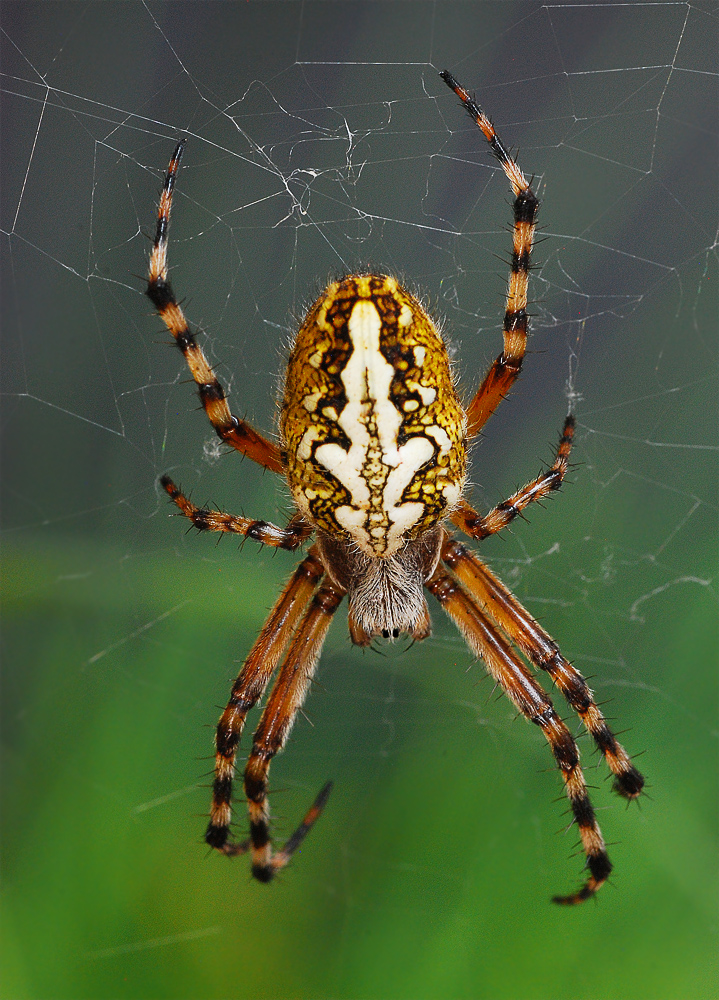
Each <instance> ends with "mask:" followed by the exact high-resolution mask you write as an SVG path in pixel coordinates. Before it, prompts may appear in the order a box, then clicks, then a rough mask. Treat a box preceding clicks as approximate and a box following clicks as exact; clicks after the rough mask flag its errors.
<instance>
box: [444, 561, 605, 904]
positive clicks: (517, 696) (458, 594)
mask: <svg viewBox="0 0 719 1000" xmlns="http://www.w3.org/2000/svg"><path fill="white" fill-rule="evenodd" d="M426 586H427V588H428V589H429V591H430V592H431V593H432V594H434V596H435V597H436V598H437V600H438V601H439V603H440V604H441V605H442V607H443V609H444V610H445V611H446V613H447V614H448V615H449V617H450V618H451V619H452V620H453V621H454V623H455V625H456V626H457V628H458V629H459V631H460V632H461V633H462V635H463V636H464V639H465V642H466V643H467V645H468V646H469V647H470V649H471V650H472V652H473V653H475V655H476V656H478V657H480V658H481V659H482V661H483V662H484V664H485V666H486V668H487V670H488V672H489V673H490V675H491V676H492V677H493V678H494V680H495V681H496V682H497V683H498V684H499V685H500V686H501V688H502V689H503V690H504V692H505V693H506V695H507V697H508V698H509V699H510V701H511V702H512V703H513V704H514V705H515V706H516V708H517V709H518V710H519V711H520V712H521V713H522V715H524V716H525V718H527V719H529V720H530V722H534V723H535V724H536V725H538V726H539V727H540V728H541V729H542V732H543V733H544V736H545V738H546V739H547V742H548V743H549V746H550V748H551V750H552V753H553V755H554V759H555V761H556V762H557V765H558V767H559V769H560V771H561V773H562V778H563V780H564V786H565V790H566V793H567V797H568V798H569V802H570V805H571V808H572V813H573V815H574V820H575V822H576V824H577V827H578V828H579V835H580V837H581V840H582V847H583V848H584V853H585V855H586V858H587V867H588V868H589V872H590V875H589V878H588V879H587V881H586V882H585V884H584V885H583V886H582V887H581V889H579V891H578V892H576V893H573V894H572V895H570V896H555V897H553V900H554V902H555V903H561V904H565V905H571V904H575V903H581V902H583V901H584V900H585V899H589V897H590V896H593V895H594V893H595V892H597V890H598V889H600V888H601V887H602V885H603V884H604V882H606V880H607V878H608V877H609V873H610V872H611V870H612V864H611V862H610V860H609V856H608V855H607V850H606V846H605V844H604V838H603V837H602V832H601V830H600V829H599V825H598V823H597V820H596V817H595V815H594V809H593V807H592V804H591V802H590V799H589V793H588V791H587V786H586V783H585V781H584V775H583V774H582V769H581V766H580V763H579V750H578V748H577V744H576V743H575V741H574V739H573V737H572V734H571V733H570V732H569V730H568V729H567V727H566V726H565V724H564V723H563V722H562V720H561V719H560V718H559V716H558V715H557V713H556V712H555V710H554V706H553V705H552V702H551V701H550V699H549V697H548V696H547V694H546V693H545V692H544V691H543V690H542V688H541V687H540V686H539V684H538V683H537V682H536V681H535V679H534V677H532V675H531V673H530V672H529V670H527V668H526V667H525V666H524V664H523V663H522V662H521V660H519V659H518V657H517V656H516V655H515V653H514V652H513V651H512V649H511V648H510V646H509V645H508V644H507V642H506V641H505V640H504V638H503V637H502V636H501V635H500V634H499V632H498V631H497V630H496V629H495V628H494V626H493V625H492V624H491V622H490V621H489V620H488V619H487V618H486V617H485V615H484V614H483V613H482V611H480V609H479V607H478V606H477V605H476V604H475V602H474V600H473V599H472V597H470V595H469V594H467V592H466V591H465V590H464V589H463V588H462V586H461V584H460V583H458V581H457V580H455V579H454V578H453V577H452V576H451V575H450V574H449V573H448V572H447V570H445V569H443V568H442V567H441V566H440V567H439V568H438V569H437V570H436V571H435V573H434V575H433V576H432V577H431V578H430V580H429V581H428V582H427V584H426Z"/></svg>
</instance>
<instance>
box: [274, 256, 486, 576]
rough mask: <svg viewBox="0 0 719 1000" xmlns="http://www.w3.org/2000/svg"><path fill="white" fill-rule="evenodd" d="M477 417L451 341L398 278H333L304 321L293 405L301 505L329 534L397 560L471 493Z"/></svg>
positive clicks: (288, 390)
mask: <svg viewBox="0 0 719 1000" xmlns="http://www.w3.org/2000/svg"><path fill="white" fill-rule="evenodd" d="M465 434H466V417H465V413H464V410H463V409H462V406H461V404H460V402H459V399H458V397H457V394H456V392H455V389H454V385H453V382H452V376H451V372H450V367H449V360H448V358H447V351H446V349H445V346H444V343H443V341H442V338H441V337H440V335H439V333H438V332H437V329H436V327H435V326H434V324H433V323H432V321H431V319H430V318H429V316H428V315H427V313H426V312H425V310H424V309H423V308H422V306H421V305H420V303H419V302H418V301H417V300H416V299H415V298H414V297H413V296H412V295H410V294H409V293H408V292H406V291H405V290H404V289H403V288H402V287H401V286H400V285H399V284H398V283H397V281H396V280H395V279H394V278H389V277H385V276H382V275H360V276H357V275H354V276H352V277H349V278H344V279H343V280H342V281H339V282H335V283H334V284H332V285H330V286H329V288H327V290H326V291H325V292H324V294H323V295H321V296H320V298H319V299H318V300H317V301H316V302H315V303H314V305H313V306H312V308H311V309H310V310H309V312H308V314H307V317H306V319H305V321H304V323H303V324H302V326H301V327H300V330H299V333H298V334H297V339H296V341H295V344H294V347H293V349H292V354H291V356H290V361H289V365H288V369H287V379H286V382H285V391H284V399H283V403H282V413H281V435H282V449H283V457H284V459H285V461H286V466H287V477H288V480H289V484H290V489H291V490H292V495H293V497H294V499H295V502H296V503H297V506H298V507H299V509H300V510H301V511H302V513H303V514H304V515H305V517H306V518H308V519H309V520H310V521H311V522H312V523H313V524H315V525H316V526H317V527H318V528H319V529H320V530H322V531H325V532H327V533H328V534H330V535H333V536H335V537H338V538H343V539H350V540H354V542H356V544H357V545H358V546H359V547H360V549H361V550H362V551H363V552H365V553H366V554H367V555H370V556H390V555H392V554H393V553H394V552H396V551H398V550H399V549H400V548H401V547H402V545H403V544H404V542H405V541H406V540H407V539H411V538H416V537H417V536H418V535H421V534H422V533H423V532H425V531H427V530H429V529H430V528H431V527H433V526H434V525H435V524H437V522H438V521H440V520H441V519H442V518H443V517H444V516H445V515H446V514H447V512H448V511H449V510H451V509H452V508H453V507H455V506H456V504H457V502H458V501H459V498H460V495H461V492H462V489H463V486H464V480H465V475H466V453H465Z"/></svg>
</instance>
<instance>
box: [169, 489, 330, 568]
mask: <svg viewBox="0 0 719 1000" xmlns="http://www.w3.org/2000/svg"><path fill="white" fill-rule="evenodd" d="M160 483H161V484H162V486H163V488H164V489H165V490H166V491H167V494H168V496H169V497H170V499H171V500H172V502H173V503H174V504H177V506H178V507H179V508H180V510H181V512H182V513H183V514H184V515H185V517H187V518H189V519H190V521H192V523H193V524H194V526H195V527H196V528H197V530H198V531H225V532H229V533H231V534H233V535H244V536H245V537H246V538H254V539H255V541H256V542H260V543H261V544H262V545H272V546H273V547H274V548H277V549H289V550H290V551H292V550H294V549H296V548H297V547H298V546H299V545H301V544H302V542H304V541H305V539H307V538H309V536H310V535H311V534H312V532H313V531H314V528H313V527H312V525H311V524H308V523H307V521H305V520H304V518H303V517H302V516H301V515H299V514H297V515H295V517H293V518H292V520H291V521H290V522H289V524H288V525H287V527H286V528H278V527H277V525H276V524H270V523H269V521H253V520H252V519H251V518H249V517H236V516H235V515H234V514H225V513H224V511H221V510H207V508H205V507H197V506H195V504H194V503H192V501H191V500H188V499H187V497H186V496H185V494H184V493H182V492H181V491H180V490H179V489H178V488H177V486H175V484H174V483H173V481H172V480H171V479H170V477H169V476H161V477H160Z"/></svg>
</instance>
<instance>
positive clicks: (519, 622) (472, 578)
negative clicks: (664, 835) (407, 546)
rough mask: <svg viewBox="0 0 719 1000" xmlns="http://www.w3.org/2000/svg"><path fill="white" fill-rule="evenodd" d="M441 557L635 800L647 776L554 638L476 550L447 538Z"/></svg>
mask: <svg viewBox="0 0 719 1000" xmlns="http://www.w3.org/2000/svg"><path fill="white" fill-rule="evenodd" d="M442 560H443V562H444V563H445V565H447V566H448V567H449V568H450V569H451V570H452V572H453V573H454V574H455V576H457V578H458V579H459V580H460V581H461V583H462V584H463V585H464V586H465V587H466V588H467V590H468V591H469V592H470V594H471V595H472V596H473V597H474V599H475V600H476V601H477V602H478V603H479V605H480V606H481V607H482V608H483V609H484V610H485V611H487V612H488V613H489V614H490V615H491V616H492V618H493V619H494V620H495V621H496V622H497V623H498V624H499V626H500V627H501V629H502V631H503V632H504V633H505V634H506V635H507V637H508V638H509V639H510V640H511V641H512V642H513V643H514V644H515V645H516V646H517V647H518V648H519V649H520V650H521V651H522V652H523V653H524V655H525V656H526V657H527V659H528V660H529V661H530V662H531V663H533V664H534V665H535V666H536V667H539V668H540V669H542V670H546V672H547V673H548V674H549V676H550V677H551V678H552V680H553V681H554V683H555V684H556V685H557V687H558V688H559V690H560V691H561V692H562V694H563V696H564V698H565V699H566V701H567V704H568V705H570V707H571V708H573V709H574V711H575V712H576V713H577V715H578V716H579V717H580V719H581V720H582V722H583V723H584V725H585V727H586V729H587V732H589V734H590V735H591V736H592V738H593V739H594V742H595V743H596V744H597V746H598V747H599V749H600V750H601V752H602V753H603V754H604V758H605V760H606V762H607V764H608V766H609V769H610V770H611V772H612V774H613V775H614V790H615V791H616V792H618V793H619V794H620V795H622V796H623V797H624V798H625V799H635V798H636V797H637V796H638V795H639V794H640V792H641V790H642V787H643V785H644V778H643V777H642V775H641V774H640V773H639V771H638V770H637V769H636V767H634V765H633V764H632V762H631V759H630V757H629V754H628V753H627V752H626V750H625V749H624V747H623V746H622V745H621V743H618V742H617V740H616V737H615V736H614V734H613V733H612V731H611V729H610V728H609V726H608V725H607V723H606V721H605V719H604V716H603V715H602V713H601V712H600V710H599V708H598V707H597V704H596V703H595V701H594V698H593V696H592V692H591V690H590V689H589V685H588V684H587V682H586V681H585V680H584V678H583V677H582V675H581V674H580V673H579V671H578V670H576V669H575V668H574V667H573V666H572V664H571V663H569V661H568V660H566V659H565V658H564V657H563V656H562V654H561V653H560V651H559V647H558V646H557V644H556V642H555V641H554V640H553V639H552V638H551V636H549V635H548V634H547V633H546V632H545V631H544V629H543V628H542V627H541V625H539V623H538V622H536V621H535V620H534V618H532V616H531V615H530V614H529V612H528V611H527V610H526V608H523V607H522V605H521V604H520V603H519V601H518V600H517V599H516V597H514V595H513V594H512V593H511V592H510V590H509V589H508V588H507V587H505V585H504V584H503V583H502V582H501V580H498V579H497V577H496V576H495V575H494V574H493V573H492V572H490V570H489V569H487V567H486V566H485V565H484V563H483V562H481V560H480V559H478V558H477V556H476V554H475V553H474V552H472V551H470V550H469V549H467V548H466V547H465V546H464V545H462V544H461V543H460V542H457V541H455V540H454V539H452V538H449V537H447V538H446V539H445V541H444V544H443V546H442Z"/></svg>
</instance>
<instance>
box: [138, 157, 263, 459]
mask: <svg viewBox="0 0 719 1000" xmlns="http://www.w3.org/2000/svg"><path fill="white" fill-rule="evenodd" d="M184 147H185V141H184V139H183V140H181V141H180V142H178V144H177V146H176V147H175V152H174V153H173V154H172V159H171V160H170V165H169V167H168V168H167V174H166V175H165V184H164V187H163V189H162V196H161V198H160V207H159V211H158V215H157V228H156V230H155V241H154V244H153V247H152V253H151V254H150V269H149V276H148V281H147V295H148V298H149V299H150V300H151V302H152V303H153V305H154V306H155V308H156V309H157V312H158V314H159V316H160V318H161V319H162V321H163V323H164V324H165V326H166V327H167V329H168V330H169V331H170V333H171V334H172V336H173V337H174V338H175V342H176V344H177V346H178V347H179V349H180V350H181V351H182V354H183V355H184V358H185V361H187V364H188V366H189V368H190V371H191V373H192V377H193V378H194V380H195V382H196V383H197V388H198V392H199V395H200V400H201V402H202V405H203V406H204V408H205V412H206V413H207V416H208V417H209V420H210V423H211V424H212V426H213V427H214V428H215V431H216V432H217V435H218V437H219V438H220V439H221V440H222V441H224V442H225V443H226V444H229V445H231V446H232V447H233V448H235V449H236V450H237V451H239V452H241V453H242V454H243V455H247V457H248V458H251V459H252V460H253V462H257V463H258V464H259V465H263V466H264V467H265V468H266V469H270V470H271V471H272V472H282V459H281V457H280V452H279V449H278V448H277V446H276V445H274V444H273V443H272V442H271V441H268V440H267V438H265V437H263V436H262V434H260V433H259V432H258V431H256V430H255V429H254V428H253V427H252V426H251V425H250V424H248V423H246V421H244V420H240V419H239V417H236V416H234V414H232V413H230V408H229V406H228V405H227V399H226V398H225V390H224V389H223V388H222V386H221V385H220V383H219V381H218V380H217V378H216V376H215V373H214V371H213V370H212V367H211V366H210V364H209V362H208V360H207V358H206V357H205V355H204V353H203V351H202V348H201V347H200V346H199V345H198V343H197V341H196V340H195V336H194V334H193V333H192V332H191V330H190V328H189V326H188V323H187V320H186V319H185V314H184V313H183V311H182V308H181V307H180V305H179V303H178V301H177V299H176V298H175V293H174V291H173V289H172V285H171V284H170V282H169V281H168V278H167V233H168V230H169V228H170V210H171V208H172V194H173V191H174V188H175V181H176V179H177V171H178V170H179V167H180V160H181V159H182V152H183V149H184Z"/></svg>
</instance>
